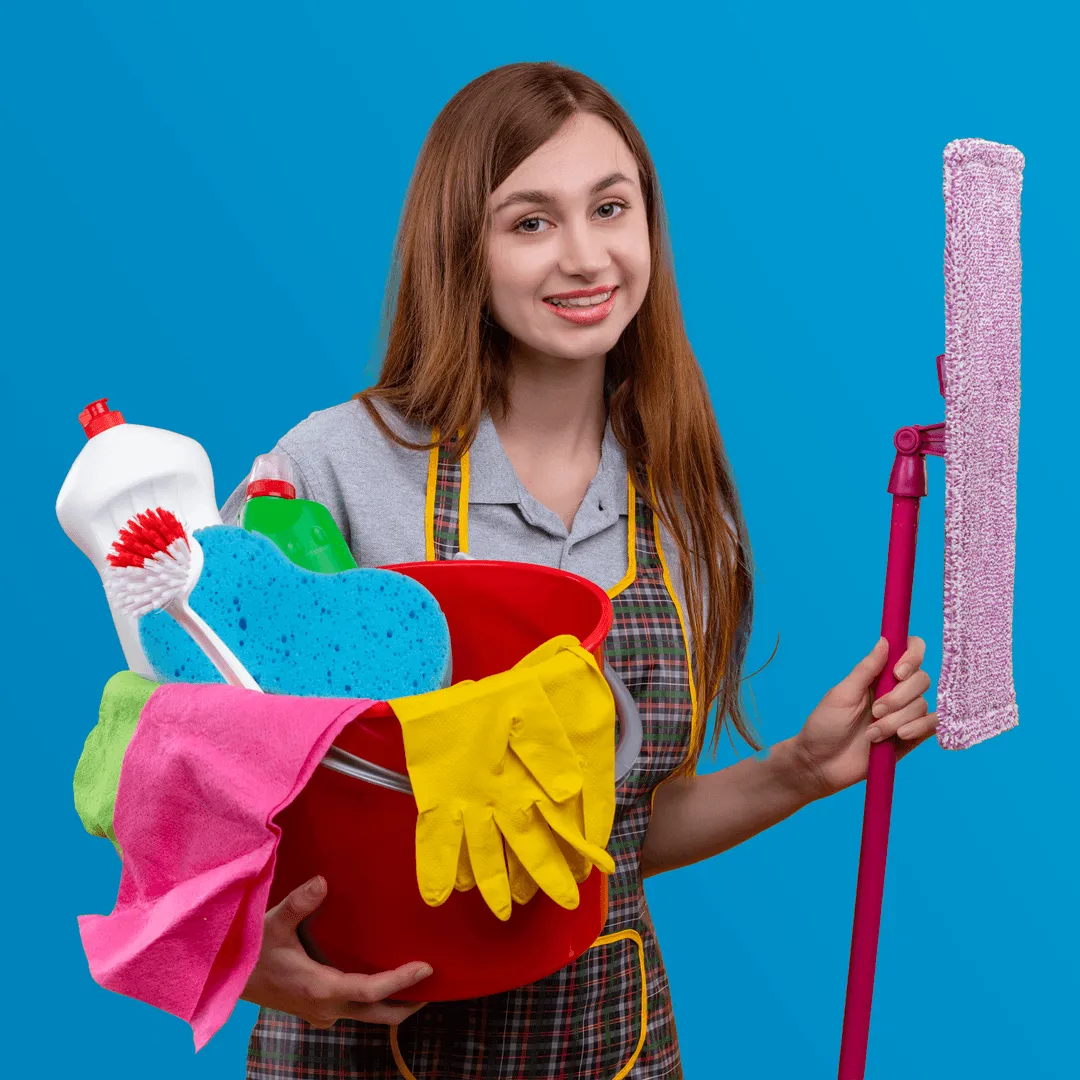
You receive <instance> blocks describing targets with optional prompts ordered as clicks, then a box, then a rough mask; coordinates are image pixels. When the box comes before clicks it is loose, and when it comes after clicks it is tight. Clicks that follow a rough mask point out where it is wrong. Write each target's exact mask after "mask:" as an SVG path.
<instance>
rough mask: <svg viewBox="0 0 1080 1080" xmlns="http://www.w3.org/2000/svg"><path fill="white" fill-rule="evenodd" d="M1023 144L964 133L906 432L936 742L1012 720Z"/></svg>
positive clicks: (858, 1017)
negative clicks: (928, 597) (941, 556)
mask: <svg viewBox="0 0 1080 1080" xmlns="http://www.w3.org/2000/svg"><path fill="white" fill-rule="evenodd" d="M1023 169H1024V157H1023V155H1022V154H1021V153H1020V151H1019V150H1017V149H1016V148H1015V147H1012V146H1003V145H1000V144H998V143H992V142H986V141H985V140H983V139H958V140H956V141H955V142H951V143H949V145H948V146H947V147H946V148H945V155H944V185H943V190H944V196H945V353H944V355H942V356H939V357H938V382H939V387H940V389H941V393H942V395H943V396H944V398H945V422H944V423H943V424H940V423H939V424H930V425H926V426H920V425H912V426H910V427H904V428H901V429H900V430H899V431H898V432H896V434H895V436H894V439H893V444H894V446H895V448H896V458H895V461H894V464H893V470H892V475H891V477H890V480H889V488H888V490H889V493H890V494H891V495H892V496H893V506H892V520H891V524H890V533H889V554H888V564H887V567H886V572H885V602H884V607H883V612H882V635H883V636H884V637H885V638H886V639H887V641H888V643H889V661H888V665H887V666H886V668H885V671H884V672H883V673H882V675H881V676H880V678H879V680H878V682H877V684H876V686H875V688H874V696H875V698H879V697H881V696H882V695H884V694H886V693H888V692H889V690H891V689H892V688H893V686H895V685H896V679H895V677H894V676H893V669H894V668H895V666H896V664H897V663H898V662H899V659H900V657H901V655H902V654H903V652H904V651H905V649H906V648H907V637H908V616H909V614H910V610H911V590H912V583H913V579H914V571H915V540H916V533H917V530H918V520H919V499H920V498H922V497H923V496H925V495H926V493H927V477H926V455H927V454H931V455H934V456H944V458H945V574H944V625H943V633H942V667H941V676H940V679H939V683H938V731H937V736H938V742H939V744H940V745H941V746H942V747H943V748H944V749H947V750H962V749H966V748H968V747H971V746H974V745H976V744H977V743H980V742H983V741H985V740H986V739H989V738H991V737H993V736H994V735H998V734H1000V733H1001V732H1003V731H1007V730H1008V729H1010V728H1012V727H1015V726H1016V724H1017V722H1018V720H1017V710H1016V694H1015V690H1014V688H1013V669H1012V607H1013V572H1014V565H1015V535H1016V463H1017V446H1018V440H1019V424H1020V188H1021V180H1022V175H1023ZM895 768H896V742H895V739H887V740H885V741H884V742H881V743H877V744H874V745H873V746H872V747H871V750H870V763H869V769H868V773H867V778H866V801H865V806H864V811H863V832H862V848H861V852H860V856H859V877H858V886H857V890H856V897H855V917H854V926H853V930H852V939H851V957H850V964H849V968H848V985H847V997H846V1001H845V1007H844V1028H843V1035H842V1038H841V1046H840V1069H839V1077H840V1080H862V1077H863V1076H864V1074H865V1069H866V1049H867V1042H868V1039H869V1032H870V1007H871V999H872V996H873V989H874V968H875V964H876V960H877V944H878V931H879V928H880V924H881V900H882V893H883V891H884V885H885V861H886V852H887V848H888V841H889V816H890V812H891V809H892V793H893V778H894V770H895Z"/></svg>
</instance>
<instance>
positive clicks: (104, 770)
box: [73, 671, 161, 856]
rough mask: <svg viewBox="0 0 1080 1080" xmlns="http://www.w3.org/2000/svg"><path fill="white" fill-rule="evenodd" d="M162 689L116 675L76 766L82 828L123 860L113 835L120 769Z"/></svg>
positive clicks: (130, 674) (132, 675) (130, 675)
mask: <svg viewBox="0 0 1080 1080" xmlns="http://www.w3.org/2000/svg"><path fill="white" fill-rule="evenodd" d="M160 685H161V684H160V683H156V682H152V681H151V680H150V679H144V678H143V677H142V676H141V675H136V674H135V672H133V671H121V672H118V673H117V674H116V675H114V676H113V677H112V678H111V679H110V680H109V681H108V682H107V683H106V684H105V691H104V693H103V694H102V695H101V707H100V708H99V709H98V722H97V726H96V727H95V728H94V730H93V731H91V732H90V734H89V735H88V736H87V737H86V742H85V743H84V744H83V752H82V755H81V756H80V758H79V764H78V765H76V766H75V780H74V783H73V787H74V790H75V809H76V810H77V811H78V812H79V817H80V818H81V819H82V823H83V827H84V828H85V829H86V831H87V832H88V833H90V835H91V836H104V837H106V838H107V839H109V840H111V841H112V844H113V847H115V848H116V851H117V854H118V855H121V856H122V855H123V852H122V851H121V850H120V845H119V844H118V843H117V842H116V833H115V832H114V831H113V808H114V806H115V805H116V789H117V788H118V787H119V786H120V767H121V765H123V763H124V755H125V754H126V753H127V748H128V743H130V742H131V738H132V736H133V735H134V734H135V728H136V726H137V725H138V723H139V714H140V713H141V712H142V709H143V706H144V705H145V704H146V703H147V702H148V701H149V700H150V695H151V694H153V692H154V691H155V690H156V689H157V688H158V687H159V686H160Z"/></svg>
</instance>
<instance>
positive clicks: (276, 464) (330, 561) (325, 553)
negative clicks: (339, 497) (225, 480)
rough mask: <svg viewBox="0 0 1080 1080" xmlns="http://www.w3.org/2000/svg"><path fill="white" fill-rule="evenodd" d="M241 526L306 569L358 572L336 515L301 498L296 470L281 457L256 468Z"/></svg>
mask: <svg viewBox="0 0 1080 1080" xmlns="http://www.w3.org/2000/svg"><path fill="white" fill-rule="evenodd" d="M247 496H248V498H247V502H246V503H245V504H244V510H243V514H242V516H241V524H242V525H243V527H244V528H245V529H247V530H248V531H249V532H257V533H261V534H262V535H263V536H265V537H267V538H268V539H270V540H272V541H273V542H274V544H276V545H277V546H278V547H279V548H280V549H281V550H282V551H283V552H284V553H285V555H286V557H287V558H288V559H289V560H290V561H291V562H294V563H296V565H297V566H302V567H303V568H304V569H305V570H314V571H316V572H317V573H320V574H336V573H337V572H338V571H340V570H355V569H356V560H355V559H354V558H353V556H352V552H351V551H350V550H349V545H348V544H346V543H345V538H344V537H343V536H342V535H341V531H340V530H339V529H338V527H337V524H336V523H335V521H334V519H333V517H332V516H331V514H330V511H329V510H327V509H326V507H325V506H323V504H322V503H317V502H312V501H311V500H309V499H298V498H297V497H296V485H295V484H294V483H293V474H292V468H291V466H290V463H289V460H288V458H286V457H284V456H283V455H281V454H261V455H260V456H259V457H257V458H256V459H255V464H254V465H253V466H252V468H251V477H250V478H249V480H248V486H247Z"/></svg>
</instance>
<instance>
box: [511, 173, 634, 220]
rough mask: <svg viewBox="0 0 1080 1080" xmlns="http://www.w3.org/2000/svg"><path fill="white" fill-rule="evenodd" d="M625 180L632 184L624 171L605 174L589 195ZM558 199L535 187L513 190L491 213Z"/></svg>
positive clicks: (553, 201) (547, 202)
mask: <svg viewBox="0 0 1080 1080" xmlns="http://www.w3.org/2000/svg"><path fill="white" fill-rule="evenodd" d="M623 181H625V182H626V183H627V184H631V185H632V184H633V183H634V181H633V180H631V179H630V177H629V176H627V175H626V174H625V173H620V172H616V173H612V174H611V175H610V176H605V177H604V179H603V180H598V181H597V182H596V183H595V184H593V186H592V188H591V190H590V191H589V194H590V195H597V194H599V193H600V192H601V191H604V190H605V189H606V188H609V187H613V186H614V185H615V184H618V183H620V182H623ZM558 201H559V200H558V198H556V197H555V196H554V195H551V194H550V193H548V192H546V191H539V190H537V189H536V188H529V189H528V190H526V191H515V192H512V193H511V194H510V195H507V197H506V198H505V199H503V201H502V202H501V203H499V205H498V206H496V207H495V209H494V210H492V213H493V214H497V213H498V212H499V211H500V210H505V209H506V208H507V207H508V206H513V205H515V204H516V203H544V204H551V203H557V202H558Z"/></svg>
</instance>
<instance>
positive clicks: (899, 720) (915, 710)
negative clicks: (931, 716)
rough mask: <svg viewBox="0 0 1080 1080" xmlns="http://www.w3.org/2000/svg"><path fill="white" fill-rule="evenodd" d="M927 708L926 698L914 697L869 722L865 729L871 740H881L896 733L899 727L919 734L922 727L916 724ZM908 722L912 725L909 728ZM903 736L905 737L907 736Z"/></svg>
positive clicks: (925, 713)
mask: <svg viewBox="0 0 1080 1080" xmlns="http://www.w3.org/2000/svg"><path fill="white" fill-rule="evenodd" d="M928 710H929V706H928V705H927V704H926V698H922V697H920V698H916V699H915V700H914V701H912V702H909V703H908V704H907V705H905V706H904V707H903V708H902V709H899V710H898V711H897V712H894V713H890V714H889V715H888V716H885V717H882V718H881V719H880V720H878V721H876V722H875V723H873V724H871V725H870V727H869V728H868V729H867V735H868V736H869V738H870V741H871V742H881V741H882V740H883V739H888V738H891V737H892V736H893V735H898V734H899V733H900V730H901V729H904V730H905V731H909V732H911V733H914V734H920V733H921V732H922V730H923V728H922V726H921V725H919V724H918V721H920V720H921V719H922V718H923V717H925V716H926V715H927V713H928ZM909 724H910V725H912V726H911V727H910V728H909V727H908V725H909ZM903 737H905V738H906V737H907V736H903Z"/></svg>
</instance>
